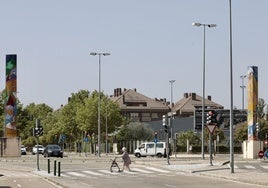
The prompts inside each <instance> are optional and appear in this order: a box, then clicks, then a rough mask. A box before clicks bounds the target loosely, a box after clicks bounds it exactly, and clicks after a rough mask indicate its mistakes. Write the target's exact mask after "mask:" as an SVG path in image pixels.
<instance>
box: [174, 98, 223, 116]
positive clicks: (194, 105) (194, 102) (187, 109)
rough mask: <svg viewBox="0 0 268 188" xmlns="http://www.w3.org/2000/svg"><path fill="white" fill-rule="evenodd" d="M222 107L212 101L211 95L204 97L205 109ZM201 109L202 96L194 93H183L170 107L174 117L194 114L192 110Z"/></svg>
mask: <svg viewBox="0 0 268 188" xmlns="http://www.w3.org/2000/svg"><path fill="white" fill-rule="evenodd" d="M223 108H224V107H223V106H222V105H220V104H217V103H215V102H213V101H212V98H211V96H208V97H207V98H206V99H205V109H223ZM197 109H202V97H201V96H199V95H197V94H196V93H184V94H183V98H182V99H180V100H179V101H178V102H176V103H175V104H174V106H173V108H172V112H173V114H175V116H176V117H190V116H194V111H195V110H197Z"/></svg>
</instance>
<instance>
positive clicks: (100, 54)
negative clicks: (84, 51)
mask: <svg viewBox="0 0 268 188" xmlns="http://www.w3.org/2000/svg"><path fill="white" fill-rule="evenodd" d="M90 55H93V56H95V55H98V56H99V99H98V156H99V157H100V137H101V135H100V134H101V130H100V125H101V124H100V123H101V122H100V115H101V111H100V105H101V94H100V92H101V56H108V55H110V54H109V53H96V52H90Z"/></svg>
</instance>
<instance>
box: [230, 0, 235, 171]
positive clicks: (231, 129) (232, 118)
mask: <svg viewBox="0 0 268 188" xmlns="http://www.w3.org/2000/svg"><path fill="white" fill-rule="evenodd" d="M229 19H230V20H229V24H230V26H229V29H230V31H229V33H230V41H229V42H230V96H231V97H230V170H231V173H234V148H233V146H234V143H233V140H234V136H233V122H234V117H233V47H232V46H233V45H232V1H231V0H229Z"/></svg>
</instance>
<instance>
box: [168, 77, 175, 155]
mask: <svg viewBox="0 0 268 188" xmlns="http://www.w3.org/2000/svg"><path fill="white" fill-rule="evenodd" d="M174 82H175V80H169V83H170V135H171V140H172V143H173V152H176V151H174V145H175V143H174V139H173V130H172V124H173V122H172V121H173V111H172V107H173V83H174Z"/></svg>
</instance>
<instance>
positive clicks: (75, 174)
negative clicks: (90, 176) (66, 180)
mask: <svg viewBox="0 0 268 188" xmlns="http://www.w3.org/2000/svg"><path fill="white" fill-rule="evenodd" d="M66 174H68V175H72V176H78V177H86V175H85V174H81V173H78V172H67V173H66Z"/></svg>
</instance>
